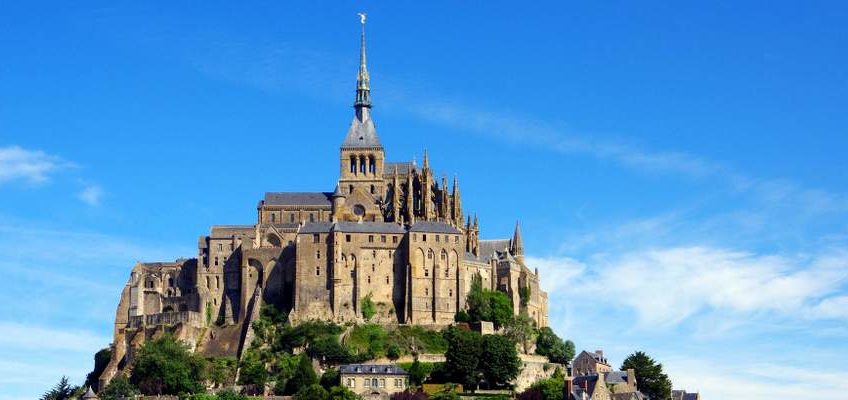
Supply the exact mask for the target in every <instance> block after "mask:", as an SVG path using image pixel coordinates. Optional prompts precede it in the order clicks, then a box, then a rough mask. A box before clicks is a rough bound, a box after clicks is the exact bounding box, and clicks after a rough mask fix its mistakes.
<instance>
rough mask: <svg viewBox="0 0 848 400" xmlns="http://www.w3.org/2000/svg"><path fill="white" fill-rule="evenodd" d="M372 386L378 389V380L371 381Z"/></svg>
mask: <svg viewBox="0 0 848 400" xmlns="http://www.w3.org/2000/svg"><path fill="white" fill-rule="evenodd" d="M371 386H373V387H378V386H377V378H374V379H372V380H371Z"/></svg>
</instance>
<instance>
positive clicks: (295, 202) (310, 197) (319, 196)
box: [265, 192, 333, 207]
mask: <svg viewBox="0 0 848 400" xmlns="http://www.w3.org/2000/svg"><path fill="white" fill-rule="evenodd" d="M332 198H333V193H331V192H267V193H265V204H268V205H274V206H327V207H329V206H331V205H332V204H333V200H332Z"/></svg>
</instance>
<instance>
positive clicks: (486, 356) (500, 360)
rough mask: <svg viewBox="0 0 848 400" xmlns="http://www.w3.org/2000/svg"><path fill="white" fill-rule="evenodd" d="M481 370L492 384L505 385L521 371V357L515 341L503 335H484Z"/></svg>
mask: <svg viewBox="0 0 848 400" xmlns="http://www.w3.org/2000/svg"><path fill="white" fill-rule="evenodd" d="M480 359H482V360H486V361H485V362H482V363H480V372H482V373H483V376H484V377H485V378H486V381H488V382H489V384H490V385H494V386H505V385H507V384H509V382H510V381H512V380H513V379H515V377H517V376H518V373H519V372H520V371H521V359H519V358H518V351H516V350H515V343H513V342H512V341H511V340H509V338H507V337H505V336H503V335H486V336H483V345H482V353H481V356H480Z"/></svg>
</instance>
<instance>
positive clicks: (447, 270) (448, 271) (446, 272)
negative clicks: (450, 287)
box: [445, 267, 450, 278]
mask: <svg viewBox="0 0 848 400" xmlns="http://www.w3.org/2000/svg"><path fill="white" fill-rule="evenodd" d="M445 278H450V268H448V267H445Z"/></svg>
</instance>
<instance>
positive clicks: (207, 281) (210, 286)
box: [206, 276, 212, 289]
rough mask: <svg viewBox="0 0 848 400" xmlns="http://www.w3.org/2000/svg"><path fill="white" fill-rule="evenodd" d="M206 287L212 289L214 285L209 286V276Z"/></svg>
mask: <svg viewBox="0 0 848 400" xmlns="http://www.w3.org/2000/svg"><path fill="white" fill-rule="evenodd" d="M206 288H207V289H212V287H211V286H209V277H208V276H207V277H206Z"/></svg>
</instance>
